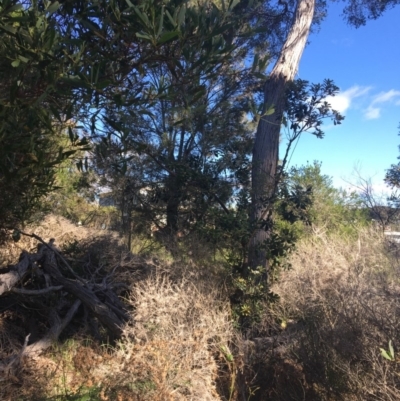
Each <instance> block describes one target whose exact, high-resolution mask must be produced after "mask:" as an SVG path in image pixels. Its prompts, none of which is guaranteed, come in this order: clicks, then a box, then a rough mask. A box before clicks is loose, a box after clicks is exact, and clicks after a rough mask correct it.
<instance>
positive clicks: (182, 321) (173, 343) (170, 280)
mask: <svg viewBox="0 0 400 401" xmlns="http://www.w3.org/2000/svg"><path fill="white" fill-rule="evenodd" d="M58 223H59V221H58ZM68 227H69V226H68V225H65V226H64V229H63V230H64V232H66V231H68ZM70 228H71V227H70ZM45 230H47V231H45ZM60 230H61V229H60ZM76 230H77V232H78V234H80V233H81V232H82V231H86V234H87V233H88V230H86V229H82V228H77V229H76ZM42 231H43V232H42ZM49 231H50V230H49V226H46V227H45V228H41V229H38V230H36V232H39V233H40V235H42V236H43V237H45V239H47V236H48V234H50V232H49ZM71 231H72V232H73V233H74V234H76V233H75V229H71ZM57 234H58V233H57V232H54V231H53V235H54V236H57ZM93 234H95V233H93ZM71 237H72V235H70V234H68V239H69V240H70V239H71ZM72 238H76V239H79V237H78V238H77V237H76V236H74V237H72ZM102 251H103V253H104V252H105V249H102ZM106 254H107V253H106ZM108 257H109V259H110V260H108V262H107V263H109V264H110V263H111V265H112V264H113V263H117V262H118V269H117V275H118V277H119V279H120V281H121V280H122V281H124V282H125V283H127V284H129V285H130V287H131V290H130V292H129V296H128V299H126V302H127V303H129V304H130V306H131V309H132V310H133V312H132V316H131V321H130V322H129V323H128V324H127V325H126V327H125V329H124V335H123V338H122V339H121V340H120V342H119V343H117V344H115V345H113V347H110V346H108V347H105V346H99V345H96V344H95V343H90V344H88V343H87V341H85V340H83V339H80V338H79V331H78V336H77V335H76V334H75V336H74V340H67V341H66V342H65V341H64V343H63V342H62V341H61V342H60V345H59V346H56V347H54V348H53V349H52V350H51V351H50V352H47V353H46V354H45V355H43V356H41V357H38V358H36V359H35V360H26V361H25V362H24V364H23V366H22V367H21V372H20V375H19V376H18V377H2V378H1V380H2V383H1V384H2V386H1V389H0V399H2V400H3V399H4V400H10V401H11V400H18V399H19V400H49V399H52V400H53V399H54V400H63V401H64V400H65V401H66V400H81V399H91V400H103V401H106V400H110V401H111V400H113V401H114V400H120V401H122V400H137V401H146V400H152V401H153V400H154V401H168V400H171V401H175V400H177V401H178V400H193V401H196V400H197V401H214V400H215V401H217V400H220V399H221V397H220V395H219V394H218V386H219V385H220V383H221V380H220V379H221V376H229V374H230V372H229V371H228V372H225V373H223V372H221V371H220V369H225V370H226V367H227V364H228V363H227V361H226V355H227V354H229V353H230V351H229V342H230V340H231V338H232V335H233V328H232V323H231V316H230V308H229V303H228V302H227V301H226V300H224V299H222V297H221V296H220V295H219V290H218V288H217V284H216V283H215V282H214V281H213V279H212V278H211V277H209V278H207V277H206V275H204V274H203V273H201V272H200V271H198V270H196V269H194V268H193V267H190V266H181V267H180V268H179V266H176V265H173V264H166V263H163V262H160V261H159V262H157V263H154V262H153V261H151V260H148V261H146V260H144V259H143V258H139V257H135V256H134V255H128V254H127V253H125V255H118V252H116V253H115V254H114V260H111V257H112V255H109V256H108ZM4 321H5V320H4ZM0 323H1V321H0ZM25 335H26V333H22V335H20V336H19V337H20V338H18V339H17V340H14V338H13V335H12V333H11V332H9V331H8V335H7V336H5V335H4V336H3V337H4V338H3V337H2V338H1V342H2V345H3V348H4V349H6V348H7V349H9V348H10V346H11V345H10V344H11V343H10V341H14V343H13V344H12V348H13V349H14V350H15V348H16V345H15V342H16V343H17V344H18V340H19V343H20V344H21V342H22V341H23V338H24V336H25ZM227 382H229V377H228V378H227ZM85 396H86V397H91V398H84V397H85Z"/></svg>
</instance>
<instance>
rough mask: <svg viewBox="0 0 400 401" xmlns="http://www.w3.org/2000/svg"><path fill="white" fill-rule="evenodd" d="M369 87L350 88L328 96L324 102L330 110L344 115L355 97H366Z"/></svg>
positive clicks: (356, 86)
mask: <svg viewBox="0 0 400 401" xmlns="http://www.w3.org/2000/svg"><path fill="white" fill-rule="evenodd" d="M370 89H371V87H365V86H364V87H363V86H358V85H354V86H352V87H351V88H349V89H347V90H345V91H343V92H340V93H339V94H338V95H336V96H328V97H327V98H326V99H325V100H326V101H327V102H328V103H329V104H330V105H331V106H332V108H333V109H334V110H336V111H338V112H339V113H344V112H345V111H346V110H347V109H348V108H350V106H351V102H352V100H353V99H355V98H356V97H360V96H363V95H366V94H367V93H368V92H369V90H370Z"/></svg>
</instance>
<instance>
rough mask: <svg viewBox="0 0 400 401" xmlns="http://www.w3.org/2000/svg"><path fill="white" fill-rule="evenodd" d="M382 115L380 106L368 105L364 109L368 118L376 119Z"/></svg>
mask: <svg viewBox="0 0 400 401" xmlns="http://www.w3.org/2000/svg"><path fill="white" fill-rule="evenodd" d="M380 116H381V109H380V108H379V107H373V106H368V108H367V109H366V110H365V111H364V117H365V118H366V119H367V120H375V119H377V118H379V117H380Z"/></svg>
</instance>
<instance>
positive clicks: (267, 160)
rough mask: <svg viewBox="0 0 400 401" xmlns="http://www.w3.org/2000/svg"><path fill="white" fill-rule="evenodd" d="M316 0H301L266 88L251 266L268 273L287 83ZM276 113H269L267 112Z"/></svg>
mask: <svg viewBox="0 0 400 401" xmlns="http://www.w3.org/2000/svg"><path fill="white" fill-rule="evenodd" d="M314 8H315V0H298V2H297V6H296V12H295V15H294V18H293V22H292V25H291V28H290V30H289V33H288V35H287V37H286V41H285V43H284V45H283V47H282V50H281V52H280V56H279V58H278V60H277V61H276V63H275V65H274V68H273V70H272V72H271V74H270V76H269V78H268V80H267V82H266V83H265V87H264V108H263V113H262V116H261V118H260V121H259V124H258V127H257V132H256V136H255V141H254V148H253V164H252V211H251V216H250V218H251V221H252V226H253V229H254V231H253V234H252V237H251V239H250V243H249V266H250V267H251V268H256V267H258V266H262V267H263V268H264V269H265V272H266V274H267V273H268V260H267V250H266V249H265V246H263V244H264V243H265V242H266V241H267V240H268V237H269V235H270V229H269V228H268V224H265V222H266V220H267V219H268V216H269V213H270V210H271V207H272V203H273V199H274V195H275V192H276V186H277V182H276V181H277V179H276V178H277V177H276V175H277V166H278V158H279V134H280V129H281V123H282V116H283V112H284V108H285V91H286V87H287V84H288V83H289V82H290V81H293V79H294V78H295V75H296V73H297V70H298V67H299V63H300V59H301V56H302V54H303V51H304V48H305V45H306V43H307V38H308V35H309V33H310V28H311V23H312V20H313V17H314ZM272 108H273V113H270V112H269V113H268V114H269V115H265V114H266V112H267V111H268V110H270V111H272Z"/></svg>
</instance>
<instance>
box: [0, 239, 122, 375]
mask: <svg viewBox="0 0 400 401" xmlns="http://www.w3.org/2000/svg"><path fill="white" fill-rule="evenodd" d="M19 234H20V235H24V236H28V237H31V238H35V239H36V240H37V241H38V246H37V250H36V252H27V251H23V252H22V254H21V256H20V259H19V262H18V263H17V264H15V265H13V266H9V268H8V269H7V271H5V272H4V271H3V272H2V273H0V300H1V301H2V302H1V303H2V304H3V305H5V304H6V303H7V302H5V300H6V299H7V298H13V300H14V304H19V305H24V307H25V308H27V309H29V308H30V309H31V310H32V311H33V310H35V311H38V310H40V311H41V316H42V317H43V316H45V320H47V322H43V321H42V322H41V326H42V327H43V326H44V327H45V328H46V330H45V332H44V333H43V334H42V335H41V336H40V337H39V338H36V339H32V338H31V339H30V333H28V335H27V336H26V338H25V343H24V345H23V347H22V350H21V351H20V352H19V353H18V355H15V354H13V355H11V356H9V357H8V358H7V360H5V361H3V362H2V363H0V372H1V371H3V372H2V373H3V374H4V373H7V371H10V370H12V369H13V368H15V367H16V365H18V364H19V361H20V360H21V358H22V357H23V356H29V357H34V356H35V355H38V354H40V353H42V352H43V351H44V350H45V349H46V348H48V347H49V346H51V345H52V344H53V343H54V342H55V341H57V339H58V338H59V336H60V334H61V333H62V332H63V330H64V329H65V328H66V327H68V325H69V324H70V323H71V321H72V320H73V319H74V317H75V320H76V318H77V316H79V318H80V319H81V323H82V324H88V323H90V324H91V327H92V329H93V327H95V330H96V331H97V334H98V337H101V336H102V337H103V338H104V334H105V335H106V337H107V340H110V339H111V340H112V339H117V338H119V337H120V336H121V333H122V328H123V325H124V323H125V322H126V321H127V320H128V318H129V314H128V310H127V307H126V305H124V303H123V302H122V301H121V300H120V298H119V296H118V295H119V294H120V293H121V289H122V288H123V287H124V285H123V283H116V282H115V280H114V272H115V269H112V270H110V271H104V269H103V268H101V267H97V268H96V267H92V268H91V270H90V272H89V273H90V274H88V272H87V270H86V274H80V275H79V274H78V273H77V269H76V268H75V269H74V268H72V267H71V264H70V262H68V261H67V258H66V257H65V256H63V254H62V252H61V251H60V250H59V249H58V248H57V247H56V246H55V243H54V242H55V241H54V239H51V240H50V241H49V242H45V241H44V240H43V239H42V238H40V237H39V236H37V235H35V234H27V233H24V232H19Z"/></svg>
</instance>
